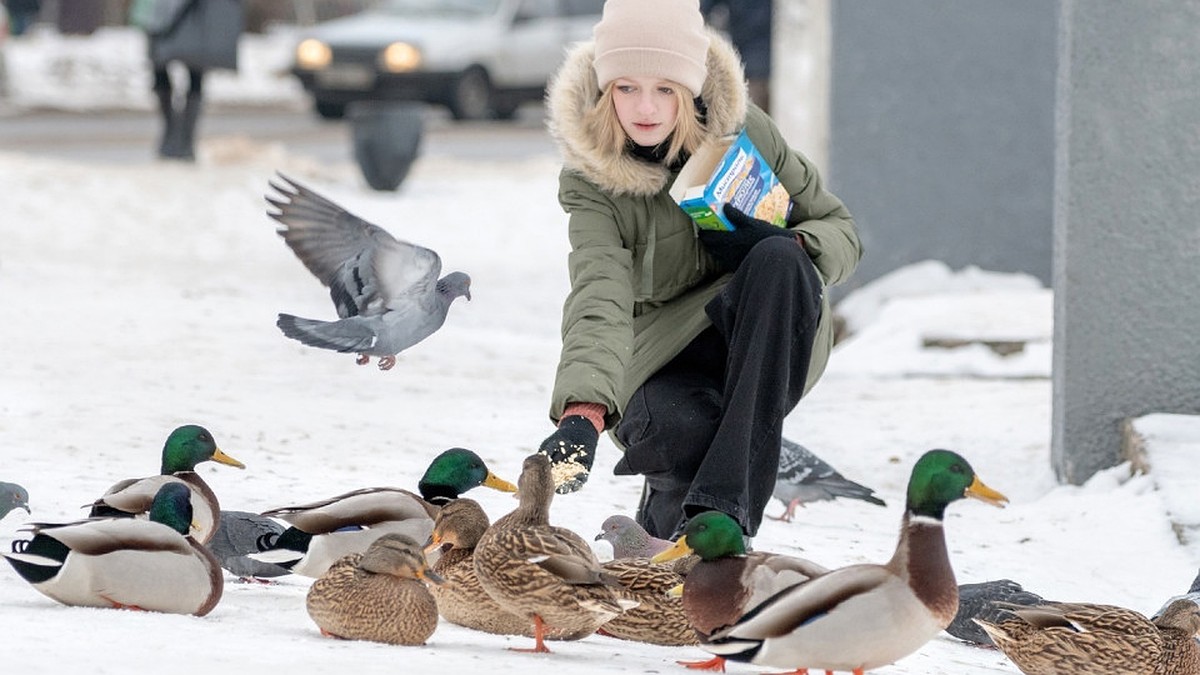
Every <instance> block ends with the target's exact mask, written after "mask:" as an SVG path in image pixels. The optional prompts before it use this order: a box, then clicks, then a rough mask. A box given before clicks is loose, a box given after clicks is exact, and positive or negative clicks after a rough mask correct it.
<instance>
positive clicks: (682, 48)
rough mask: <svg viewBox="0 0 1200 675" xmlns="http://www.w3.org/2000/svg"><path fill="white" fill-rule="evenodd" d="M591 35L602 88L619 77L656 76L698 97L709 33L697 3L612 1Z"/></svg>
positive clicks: (679, 0) (686, 0) (678, 0)
mask: <svg viewBox="0 0 1200 675" xmlns="http://www.w3.org/2000/svg"><path fill="white" fill-rule="evenodd" d="M593 36H594V38H595V41H596V60H595V62H594V68H595V69H596V80H597V83H598V84H599V86H600V88H601V89H604V88H605V87H606V86H608V83H609V82H612V81H613V80H615V79H617V78H618V77H629V76H640V77H657V78H661V79H664V80H671V81H672V82H678V83H679V84H682V85H683V86H685V87H687V88H688V90H690V91H691V92H692V96H699V95H700V88H701V87H703V86H704V78H705V76H706V75H707V74H708V68H707V66H706V65H705V61H706V59H707V57H708V32H707V31H706V30H705V28H704V17H703V16H702V15H701V14H700V2H699V0H608V1H607V2H605V3H604V14H603V15H602V16H601V17H600V23H597V24H596V27H595V29H593Z"/></svg>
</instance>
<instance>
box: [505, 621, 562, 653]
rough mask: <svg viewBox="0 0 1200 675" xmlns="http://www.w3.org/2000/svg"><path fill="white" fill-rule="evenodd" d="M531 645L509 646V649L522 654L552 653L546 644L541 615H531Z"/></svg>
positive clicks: (544, 627) (544, 626)
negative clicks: (532, 641) (530, 646)
mask: <svg viewBox="0 0 1200 675" xmlns="http://www.w3.org/2000/svg"><path fill="white" fill-rule="evenodd" d="M533 640H534V643H533V647H532V648H529V647H509V648H508V649H509V651H513V652H522V653H524V654H553V653H554V652H551V651H550V648H549V647H547V646H546V623H545V622H544V621H542V617H540V616H538V615H537V614H534V615H533Z"/></svg>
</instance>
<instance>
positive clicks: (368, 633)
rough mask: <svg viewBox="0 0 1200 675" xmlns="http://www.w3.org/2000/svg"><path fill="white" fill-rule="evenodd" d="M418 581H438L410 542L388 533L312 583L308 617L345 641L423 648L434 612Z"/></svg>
mask: <svg viewBox="0 0 1200 675" xmlns="http://www.w3.org/2000/svg"><path fill="white" fill-rule="evenodd" d="M422 578H427V579H430V580H431V581H435V582H436V581H437V580H438V578H437V577H436V575H431V573H430V571H429V570H428V568H427V567H426V566H425V558H424V556H423V555H422V552H421V548H420V547H419V546H417V543H416V542H414V541H413V540H412V539H411V538H409V537H407V536H404V535H399V534H388V535H384V536H382V537H380V538H379V539H376V540H375V541H374V542H372V543H371V545H370V547H369V548H368V549H367V551H366V552H365V553H354V554H351V555H347V556H345V557H343V558H341V559H339V560H338V561H337V562H335V563H334V564H333V565H332V566H330V568H329V570H328V571H327V572H326V573H325V574H324V575H322V576H321V578H319V579H317V580H316V581H315V582H313V585H312V587H311V588H309V591H308V600H307V603H306V604H307V607H308V615H309V616H310V617H312V620H313V621H314V622H316V624H317V626H319V627H320V628H321V631H322V632H323V633H326V634H329V635H332V636H334V637H340V638H345V639H348V640H371V641H374V642H385V643H388V644H395V645H420V644H424V643H425V641H426V640H428V639H429V636H430V635H433V631H434V629H435V628H437V622H438V611H437V605H436V603H435V602H434V599H433V596H432V595H431V594H430V592H429V590H428V589H427V588H425V585H424V584H423V583H422V582H421V579H422Z"/></svg>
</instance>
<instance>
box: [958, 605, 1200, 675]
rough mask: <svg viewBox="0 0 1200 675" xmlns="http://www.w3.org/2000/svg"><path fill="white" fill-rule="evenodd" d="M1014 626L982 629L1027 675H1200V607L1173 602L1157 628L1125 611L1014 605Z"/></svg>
mask: <svg viewBox="0 0 1200 675" xmlns="http://www.w3.org/2000/svg"><path fill="white" fill-rule="evenodd" d="M1005 608H1006V609H1007V610H1008V611H1009V612H1010V613H1011V618H1007V619H1004V620H1002V621H997V622H990V621H984V620H982V619H976V620H975V621H976V622H977V623H978V624H979V625H980V626H981V627H982V628H983V629H984V630H985V631H987V634H988V635H989V636H990V637H991V638H992V643H993V644H995V645H996V647H998V648H999V649H1000V651H1002V652H1004V655H1005V656H1007V657H1008V658H1009V659H1010V660H1011V661H1012V662H1013V663H1015V664H1016V666H1017V668H1020V669H1021V672H1022V673H1025V675H1059V674H1061V673H1070V674H1071V675H1113V674H1114V673H1122V674H1123V675H1200V645H1198V644H1197V643H1196V640H1195V638H1196V635H1197V632H1200V606H1197V605H1196V603H1195V602H1194V601H1192V600H1188V599H1179V600H1175V601H1174V602H1171V603H1170V604H1169V605H1167V607H1166V608H1165V609H1164V610H1163V611H1162V613H1161V614H1160V615H1159V616H1158V617H1156V618H1155V619H1154V620H1153V621H1151V620H1150V619H1147V618H1146V617H1145V616H1143V615H1142V614H1139V613H1138V612H1135V611H1133V610H1131V609H1125V608H1124V607H1115V606H1112V605H1098V604H1088V603H1065V602H1049V603H1044V604H1040V605H1034V606H1030V607H1026V606H1021V605H1011V604H1010V605H1006V606H1005Z"/></svg>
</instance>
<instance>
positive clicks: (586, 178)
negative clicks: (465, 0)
mask: <svg viewBox="0 0 1200 675" xmlns="http://www.w3.org/2000/svg"><path fill="white" fill-rule="evenodd" d="M710 36H711V44H710V46H709V50H708V59H707V63H708V76H707V79H706V80H705V82H704V86H703V89H702V91H701V98H702V99H703V101H704V103H705V105H706V107H707V128H708V131H709V133H710V134H711V135H712V136H713V138H714V139H716V138H720V137H725V136H729V135H732V134H736V133H737V132H739V131H740V130H741V129H742V128H743V127H744V128H746V129H747V131H748V133H749V136H750V139H751V140H752V141H753V142H754V144H755V146H757V147H758V149H759V150H760V151H761V152H762V154H763V156H764V157H765V158H766V160H767V161H768V162H769V163H770V164H771V167H772V169H773V170H774V171H775V174H776V175H777V176H778V177H779V179H780V182H781V183H782V184H783V185H784V187H786V188H787V190H788V192H789V193H790V194H791V199H792V203H793V206H792V212H791V216H790V217H789V219H788V220H789V227H790V228H791V229H794V230H796V231H798V232H801V233H802V234H803V238H804V246H805V248H806V249H807V251H808V254H809V256H810V257H811V258H812V260H813V262H814V264H815V265H816V268H817V270H818V272H819V273H820V276H821V279H822V281H823V282H824V284H825V286H826V287H828V286H832V285H834V284H837V283H840V282H842V281H844V280H845V279H846V278H847V277H849V276H850V274H851V272H853V271H854V268H855V266H856V265H857V264H858V260H859V258H860V257H861V256H862V246H861V244H860V242H859V239H858V233H857V232H856V230H855V227H854V220H853V218H852V217H851V216H850V212H849V211H848V210H847V209H846V207H845V206H844V205H843V204H842V202H841V201H840V200H839V199H838V198H837V197H835V196H834V195H833V194H832V193H830V192H828V191H827V190H826V189H825V188H824V187H823V185H822V183H821V178H820V176H819V175H818V173H817V169H816V167H815V166H814V165H813V164H812V163H811V162H809V161H808V159H807V158H805V157H804V156H803V155H801V154H800V153H799V152H796V151H794V150H792V149H790V148H789V147H788V145H787V143H786V142H785V141H784V139H783V137H782V135H781V134H780V132H779V129H778V128H776V126H775V123H774V122H773V121H772V120H771V118H770V117H768V116H767V115H766V113H764V112H763V111H761V110H759V109H758V108H756V107H754V106H753V105H751V104H749V103H748V101H747V94H746V89H745V83H744V79H743V75H742V67H741V62H740V61H739V60H738V56H737V53H736V52H735V51H734V49H733V47H732V46H731V45H730V44H729V42H728V41H727V40H726V39H725V38H723V37H722V36H720V35H719V34H717V33H716V32H712V31H710ZM594 53H595V52H594V45H593V43H591V42H584V43H579V44H577V45H575V47H574V48H572V50H571V51H569V53H568V54H567V57H566V60H565V62H564V64H563V66H562V68H561V69H560V70H559V72H558V74H557V75H556V76H555V78H554V79H553V81H552V82H551V83H550V86H549V88H548V92H547V99H546V100H547V114H548V125H549V128H550V133H551V135H552V136H553V137H554V139H555V140H556V142H557V143H558V146H559V150H560V152H561V153H562V155H563V158H564V165H563V169H562V172H561V174H560V176H559V194H558V197H559V202H560V203H561V204H562V207H563V209H564V210H565V211H566V212H567V213H568V214H569V224H568V232H569V238H570V243H571V253H570V255H569V258H568V271H569V274H570V281H571V291H570V293H569V294H568V296H567V299H566V301H565V303H564V305H563V313H562V353H561V356H560V360H559V366H558V371H557V376H556V379H555V384H554V391H553V394H552V399H551V404H550V418H551V420H553V421H555V422H557V421H558V419H559V418H560V417H561V416H562V413H563V409H564V408H565V406H566V405H567V404H568V403H572V402H586V403H603V404H604V405H605V406H607V408H608V414H607V416H606V420H605V422H606V425H607V427H608V428H610V429H611V428H612V427H613V426H614V425H615V424H616V423H617V421H618V420H619V419H620V416H621V414H622V412H623V411H624V408H625V405H626V403H627V402H628V401H629V399H630V397H631V396H632V395H633V393H634V391H635V390H636V389H637V388H638V387H639V386H640V385H641V384H642V383H644V382H645V381H646V379H647V378H649V377H650V376H651V375H653V374H654V373H655V372H656V371H657V370H658V369H659V368H661V367H662V366H663V365H665V364H666V363H667V362H668V361H670V360H671V358H673V357H674V356H675V355H676V354H678V353H679V352H680V351H681V350H682V349H683V348H684V347H685V346H687V344H688V343H689V342H691V341H692V339H694V338H695V337H696V336H697V335H699V334H700V332H701V331H703V330H704V329H705V328H707V327H708V326H709V325H711V322H710V321H709V319H708V317H707V316H706V315H705V313H704V305H705V304H706V303H707V302H708V301H709V300H710V299H711V298H712V297H713V296H714V295H716V293H717V292H718V291H720V290H721V288H723V287H724V286H725V284H726V283H728V281H729V279H730V276H731V275H729V274H721V273H720V271H719V270H718V268H717V265H716V262H715V261H714V260H713V259H712V257H711V256H709V255H708V253H707V252H706V251H705V250H704V248H703V246H702V245H701V243H700V240H699V238H698V237H697V234H696V232H697V230H696V226H695V225H694V224H693V222H692V220H691V218H689V217H688V215H687V214H686V213H684V212H683V210H682V209H680V207H679V205H678V204H676V203H675V201H674V200H673V199H672V198H671V196H670V194H669V193H668V190H669V189H670V186H671V182H672V181H673V180H674V178H675V175H676V172H675V171H672V170H670V169H668V168H667V167H666V166H664V165H662V164H654V163H650V162H646V161H644V160H641V159H637V158H635V157H633V156H632V155H629V154H628V153H623V152H622V153H617V152H614V151H612V150H610V149H608V148H607V147H606V146H603V145H602V144H601V143H599V142H598V141H597V140H596V139H594V138H592V137H591V136H590V135H589V134H588V133H587V132H586V130H585V127H584V125H583V116H584V114H585V113H586V111H588V110H590V109H591V108H593V107H594V106H595V105H596V102H597V100H598V99H599V96H600V92H599V90H598V89H597V86H596V74H595V71H594V70H593V68H592V61H593V57H594ZM832 319H833V317H832V312H831V310H830V306H829V297H828V294H827V293H822V304H821V317H820V321H819V323H818V325H817V330H816V337H815V341H814V345H813V351H812V361H811V363H810V365H809V369H808V381H807V382H806V383H805V387H804V391H805V392H808V390H809V389H811V388H812V386H813V385H814V384H815V383H816V381H817V379H818V378H819V377H820V376H821V374H822V373H823V372H824V370H825V364H826V362H827V361H828V359H829V354H830V351H831V350H832V348H833V320H832Z"/></svg>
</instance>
